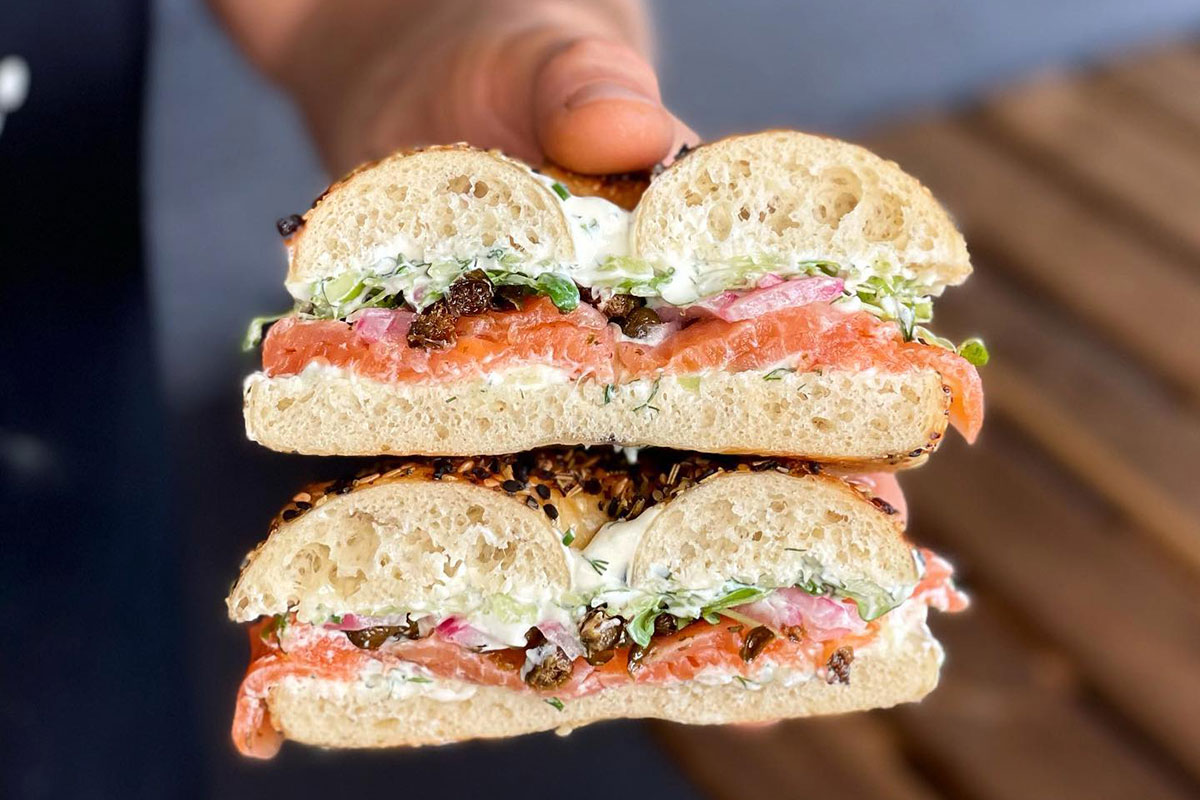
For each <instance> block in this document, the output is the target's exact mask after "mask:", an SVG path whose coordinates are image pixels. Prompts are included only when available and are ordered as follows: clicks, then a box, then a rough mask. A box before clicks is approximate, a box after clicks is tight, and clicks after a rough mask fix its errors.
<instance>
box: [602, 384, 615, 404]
mask: <svg viewBox="0 0 1200 800" xmlns="http://www.w3.org/2000/svg"><path fill="white" fill-rule="evenodd" d="M615 389H616V387H615V386H613V385H612V384H611V383H606V384H604V405H608V404H609V403H611V402H612V399H613V391H614V390H615Z"/></svg>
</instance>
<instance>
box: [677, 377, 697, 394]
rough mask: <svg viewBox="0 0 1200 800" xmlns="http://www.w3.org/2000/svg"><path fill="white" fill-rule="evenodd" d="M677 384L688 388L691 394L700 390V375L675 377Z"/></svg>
mask: <svg viewBox="0 0 1200 800" xmlns="http://www.w3.org/2000/svg"><path fill="white" fill-rule="evenodd" d="M675 380H677V381H678V382H679V385H680V386H682V387H683V388H684V389H686V390H688V391H689V392H691V393H692V394H696V393H697V392H699V391H700V376H699V375H684V376H683V377H681V378H676V379H675Z"/></svg>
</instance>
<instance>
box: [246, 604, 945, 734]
mask: <svg viewBox="0 0 1200 800" xmlns="http://www.w3.org/2000/svg"><path fill="white" fill-rule="evenodd" d="M941 662H942V648H941V646H940V645H939V644H938V643H937V641H936V640H935V639H934V638H933V636H932V635H931V634H930V633H929V630H928V629H927V628H926V627H925V625H924V624H920V625H917V626H915V627H911V628H909V629H908V630H907V631H904V632H900V631H894V632H893V635H892V636H886V637H882V638H881V639H880V640H878V641H876V642H873V643H872V644H870V645H868V646H866V647H864V648H861V649H860V650H858V651H856V653H855V658H854V661H853V664H852V666H851V671H850V681H849V683H847V684H839V683H833V684H830V683H827V682H826V681H825V680H824V679H823V678H821V677H820V676H813V677H811V678H810V679H808V680H806V681H804V682H802V683H798V684H794V685H791V686H788V685H785V684H783V683H782V682H779V683H767V684H763V685H762V686H761V687H760V688H744V687H743V686H742V685H741V684H739V683H736V682H735V683H728V684H721V685H708V684H702V683H695V682H693V683H685V684H679V685H675V686H665V687H664V686H626V687H621V688H615V689H608V690H604V691H600V692H597V693H596V694H592V695H588V696H586V697H581V698H578V699H574V700H565V701H563V703H562V710H561V711H560V710H559V709H558V708H557V707H556V706H554V705H552V704H551V703H550V702H547V699H546V698H543V697H542V696H540V695H534V694H526V693H520V692H514V691H512V690H509V689H502V688H497V687H491V686H476V687H473V689H474V691H469V690H468V691H465V692H463V694H464V695H466V696H465V697H463V699H457V700H444V699H436V698H434V697H430V696H419V695H418V696H406V697H400V698H397V697H394V696H393V695H392V693H391V692H390V690H389V689H388V688H387V686H386V685H377V686H374V687H372V686H368V685H367V684H366V683H364V682H361V681H359V682H354V683H345V682H340V681H332V680H324V679H317V678H290V679H287V680H285V681H284V682H283V683H281V684H280V685H278V686H275V687H274V688H272V689H271V690H270V692H269V695H268V698H267V705H268V709H269V711H270V718H271V722H272V724H273V725H274V727H275V728H276V729H278V730H280V731H281V732H282V733H283V735H284V736H285V737H286V738H288V739H292V740H294V741H297V742H302V743H305V744H310V745H316V746H319V747H360V748H367V747H400V746H415V745H429V744H446V743H449V742H457V741H462V740H465V739H478V738H496V737H504V736H516V735H519V734H523V733H533V732H536V731H545V730H551V729H555V730H557V731H558V732H559V733H560V734H566V733H569V732H570V731H571V730H573V729H574V728H578V727H581V726H583V725H588V724H591V723H593V722H599V721H601V720H606V719H621V718H638V717H653V718H657V719H665V720H670V721H673V722H683V723H690V724H701V725H705V724H707V725H712V724H727V723H745V722H769V721H773V720H779V719H787V718H792V717H808V716H816V715H820V714H839V713H843V712H847V711H861V710H866V709H870V708H886V707H888V706H893V705H897V704H898V703H907V702H913V701H916V700H920V699H921V698H922V697H924V696H925V695H926V694H928V693H929V692H930V691H932V690H933V688H934V687H935V686H936V685H937V681H938V671H939V668H940V666H941ZM444 683H450V682H444ZM467 687H468V685H467V684H462V683H456V684H455V685H454V686H447V687H446V688H447V689H449V690H450V691H451V692H452V693H453V692H454V691H461V690H463V689H465V688H467Z"/></svg>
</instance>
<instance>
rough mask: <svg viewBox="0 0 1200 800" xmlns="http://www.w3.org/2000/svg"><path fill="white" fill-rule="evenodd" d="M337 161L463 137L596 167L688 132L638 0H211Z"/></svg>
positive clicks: (635, 162) (650, 152)
mask: <svg viewBox="0 0 1200 800" xmlns="http://www.w3.org/2000/svg"><path fill="white" fill-rule="evenodd" d="M214 2H216V3H217V6H218V9H219V10H220V11H221V12H222V14H223V15H224V16H225V18H226V21H227V22H228V24H229V27H230V28H231V30H232V32H233V34H234V36H235V38H237V39H238V40H239V41H240V42H241V44H242V45H243V48H244V49H245V50H246V51H247V53H248V55H249V56H250V57H251V59H252V60H254V61H255V62H257V63H258V64H259V65H260V67H262V68H263V69H264V70H265V71H266V72H267V73H268V74H269V75H271V76H272V77H273V78H274V79H275V80H276V81H277V82H278V83H280V84H281V85H282V86H284V87H285V88H286V89H287V90H288V91H289V92H290V93H291V94H292V95H293V97H294V98H295V99H296V100H297V102H298V104H299V106H300V108H301V109H302V111H303V112H304V115H305V116H306V118H307V119H308V122H309V126H310V128H311V130H312V132H313V135H314V138H315V140H316V142H317V146H318V148H319V150H320V152H321V154H322V157H323V158H324V160H325V162H326V165H327V166H328V167H329V168H330V170H331V171H333V172H334V173H341V172H344V171H345V170H347V169H349V168H351V167H353V166H354V165H356V164H358V163H361V162H363V161H367V160H370V159H373V158H378V157H380V156H382V155H384V154H386V153H388V152H391V151H392V150H395V149H397V148H401V147H409V146H418V145H423V144H434V143H446V142H454V141H464V140H465V141H467V142H469V143H471V144H474V145H477V146H480V147H498V148H500V149H501V150H503V151H505V152H507V153H509V154H510V155H513V156H516V157H518V158H521V159H524V160H526V161H529V162H530V163H533V164H535V165H536V164H541V163H543V162H544V161H546V160H550V161H553V162H555V163H557V164H559V165H561V166H563V167H565V168H567V169H570V170H573V171H576V172H583V173H590V174H604V173H614V172H626V171H631V170H636V169H641V168H645V167H649V166H652V165H653V164H655V163H657V162H659V161H662V160H663V159H664V158H665V157H667V156H669V155H670V154H672V153H674V152H676V150H678V148H679V147H680V145H682V144H684V143H688V144H694V143H695V142H696V141H697V137H696V135H695V133H694V132H692V131H691V129H690V128H688V127H687V126H686V125H684V124H683V123H682V122H680V121H679V120H678V119H677V118H676V117H675V116H674V115H672V114H671V113H670V112H669V111H668V110H667V109H666V108H665V107H664V106H663V105H662V101H661V96H660V94H659V89H658V80H657V77H656V75H655V73H654V69H653V67H652V66H651V65H650V63H649V61H648V60H647V56H646V53H647V51H648V49H649V44H648V35H647V25H646V21H645V19H644V14H643V11H642V9H641V7H640V5H639V4H638V3H636V2H635V0H596V1H595V2H589V3H579V2H572V0H346V1H345V2H338V3H323V2H320V1H319V0H261V2H255V3H243V2H238V0H214Z"/></svg>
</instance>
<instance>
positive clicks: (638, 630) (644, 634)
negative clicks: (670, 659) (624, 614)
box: [625, 600, 662, 647]
mask: <svg viewBox="0 0 1200 800" xmlns="http://www.w3.org/2000/svg"><path fill="white" fill-rule="evenodd" d="M660 613H662V601H661V600H655V601H654V602H653V603H651V604H650V605H649V606H647V607H646V608H644V609H642V610H641V611H640V612H638V613H637V614H636V615H635V616H634V617H633V619H631V620H629V622H626V623H625V633H627V634H628V635H629V638H630V639H632V640H633V641H635V642H636V643H637V644H638V645H640V646H642V647H646V646H647V645H649V644H650V638H651V637H652V636H654V620H655V618H656V617H657V616H658V615H659V614H660Z"/></svg>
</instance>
